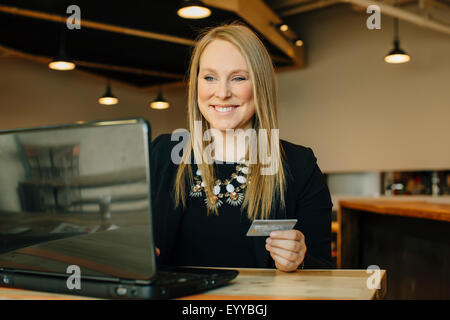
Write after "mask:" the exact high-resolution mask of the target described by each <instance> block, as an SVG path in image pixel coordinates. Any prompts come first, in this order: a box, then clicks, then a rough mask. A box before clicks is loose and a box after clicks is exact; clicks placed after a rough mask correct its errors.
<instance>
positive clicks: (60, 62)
mask: <svg viewBox="0 0 450 320" xmlns="http://www.w3.org/2000/svg"><path fill="white" fill-rule="evenodd" d="M48 67H49V68H50V69H52V70H58V71H68V70H73V69H75V63H73V62H72V61H71V60H70V59H69V58H68V56H67V53H66V43H65V24H64V25H63V27H62V29H61V33H60V39H59V51H58V54H57V55H56V57H55V58H54V59H53V60H52V61H51V62H50V63H49V64H48Z"/></svg>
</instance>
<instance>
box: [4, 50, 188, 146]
mask: <svg viewBox="0 0 450 320" xmlns="http://www.w3.org/2000/svg"><path fill="white" fill-rule="evenodd" d="M105 89H106V81H105V80H104V79H102V78H100V77H93V76H87V75H86V74H84V73H80V72H77V71H76V70H74V71H69V72H61V71H54V70H50V69H49V68H48V67H47V66H46V65H45V64H41V63H38V62H34V61H29V60H24V59H19V58H14V57H7V56H0V130H5V129H11V128H22V127H31V126H41V125H52V124H59V123H72V122H75V121H92V120H109V119H118V118H130V117H136V116H140V117H144V118H146V119H147V120H149V121H150V123H151V125H152V132H153V134H152V138H155V137H156V136H157V135H159V134H161V133H166V132H172V130H174V129H176V128H185V127H186V123H185V122H186V121H185V100H186V98H185V89H184V88H171V89H166V90H164V91H163V94H164V97H165V98H166V100H168V101H169V102H170V103H171V108H169V109H167V110H153V109H151V108H150V107H149V103H150V102H151V101H152V100H153V99H155V97H156V92H142V91H141V90H139V89H135V88H133V87H131V86H127V85H123V84H121V83H118V82H114V81H113V82H112V92H113V94H114V95H115V96H117V97H118V98H119V99H120V101H119V104H117V105H115V106H111V107H105V106H103V105H100V104H98V102H97V99H98V98H99V97H100V96H102V95H103V94H104V92H105Z"/></svg>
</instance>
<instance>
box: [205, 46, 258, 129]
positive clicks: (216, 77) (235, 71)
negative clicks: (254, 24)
mask: <svg viewBox="0 0 450 320" xmlns="http://www.w3.org/2000/svg"><path fill="white" fill-rule="evenodd" d="M197 81H198V97H197V99H198V106H199V108H200V112H201V113H202V115H203V116H204V117H205V119H206V120H207V121H208V122H209V124H210V126H211V128H215V129H218V130H221V131H225V130H226V129H244V130H245V129H248V128H250V127H251V126H252V118H253V115H254V114H255V103H254V99H253V86H252V81H251V79H250V74H249V70H248V67H247V63H246V62H245V59H244V56H243V55H242V54H241V52H240V50H239V49H238V48H237V47H236V46H235V45H233V44H232V43H230V42H228V41H225V40H213V41H212V42H210V43H209V44H208V45H207V46H206V48H205V49H204V50H203V53H202V55H201V56H200V66H199V73H198V79H197Z"/></svg>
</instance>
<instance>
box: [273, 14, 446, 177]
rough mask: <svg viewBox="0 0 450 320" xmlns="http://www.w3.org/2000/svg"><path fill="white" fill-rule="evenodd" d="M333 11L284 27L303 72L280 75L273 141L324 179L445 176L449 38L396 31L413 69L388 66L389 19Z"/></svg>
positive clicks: (410, 28) (411, 29) (405, 28)
mask: <svg viewBox="0 0 450 320" xmlns="http://www.w3.org/2000/svg"><path fill="white" fill-rule="evenodd" d="M368 16H369V15H368V14H366V13H364V12H363V13H358V12H354V11H351V10H350V7H349V6H347V5H338V6H334V7H330V8H327V9H325V10H318V11H314V12H310V13H307V14H302V15H297V16H293V17H288V18H287V19H286V22H287V23H288V24H289V26H291V27H292V29H294V30H295V31H296V32H297V33H298V34H300V35H302V37H303V39H304V41H305V43H306V49H307V59H308V63H307V67H306V68H305V69H302V70H296V71H288V72H284V73H280V74H279V76H278V79H279V87H280V135H281V137H282V138H284V139H287V140H290V141H292V142H294V143H298V144H303V145H307V146H310V147H312V148H313V150H314V151H315V154H316V156H317V158H318V161H319V165H320V166H321V168H322V170H323V171H325V172H344V171H371V170H418V169H449V168H450V147H449V145H450V59H449V58H450V37H449V36H448V35H446V34H443V33H438V32H435V31H432V30H429V29H425V28H421V27H418V26H417V25H412V24H410V23H407V22H404V21H400V25H399V27H400V40H401V47H402V48H403V49H404V50H405V51H406V52H408V53H409V54H410V55H411V57H412V60H411V62H409V63H407V64H403V65H389V64H387V63H385V62H384V61H383V57H384V56H385V55H386V54H387V52H389V51H390V50H391V48H392V38H393V29H392V28H393V27H392V18H391V17H389V16H386V15H383V14H382V17H381V30H373V31H371V30H368V29H367V28H366V19H367V17H368Z"/></svg>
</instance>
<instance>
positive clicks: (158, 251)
mask: <svg viewBox="0 0 450 320" xmlns="http://www.w3.org/2000/svg"><path fill="white" fill-rule="evenodd" d="M155 253H156V256H157V257H159V255H160V253H161V251H160V250H159V248H158V247H155Z"/></svg>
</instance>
